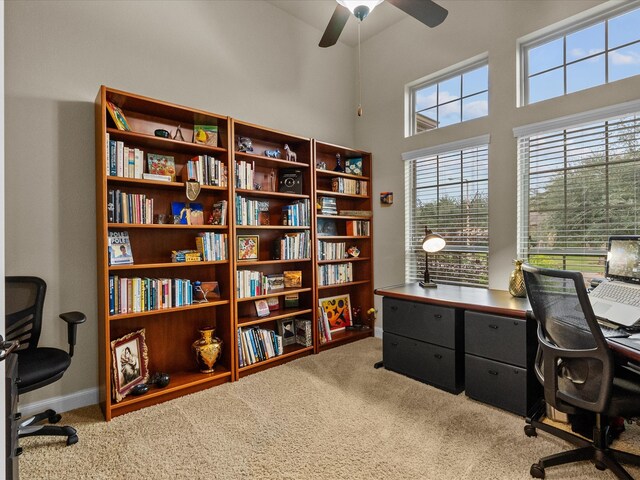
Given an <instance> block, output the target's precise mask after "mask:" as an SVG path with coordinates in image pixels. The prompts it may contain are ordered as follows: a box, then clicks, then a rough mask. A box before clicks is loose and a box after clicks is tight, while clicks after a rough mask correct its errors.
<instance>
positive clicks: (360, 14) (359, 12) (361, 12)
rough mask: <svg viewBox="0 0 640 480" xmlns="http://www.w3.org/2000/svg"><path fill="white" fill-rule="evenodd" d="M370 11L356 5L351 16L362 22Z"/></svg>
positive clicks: (363, 6) (364, 6)
mask: <svg viewBox="0 0 640 480" xmlns="http://www.w3.org/2000/svg"><path fill="white" fill-rule="evenodd" d="M370 11H371V9H370V8H369V7H367V6H366V5H358V6H357V7H356V8H354V9H353V15H354V16H355V17H356V18H357V19H358V20H360V21H362V20H364V19H365V18H367V15H369V12H370Z"/></svg>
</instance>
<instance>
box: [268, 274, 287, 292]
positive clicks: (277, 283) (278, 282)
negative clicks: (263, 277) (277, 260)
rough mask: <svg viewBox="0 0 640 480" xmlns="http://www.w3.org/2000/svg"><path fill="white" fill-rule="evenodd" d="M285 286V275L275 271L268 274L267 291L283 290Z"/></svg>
mask: <svg viewBox="0 0 640 480" xmlns="http://www.w3.org/2000/svg"><path fill="white" fill-rule="evenodd" d="M283 288H284V275H282V274H281V273H274V274H271V275H267V291H269V292H272V291H274V290H282V289H283Z"/></svg>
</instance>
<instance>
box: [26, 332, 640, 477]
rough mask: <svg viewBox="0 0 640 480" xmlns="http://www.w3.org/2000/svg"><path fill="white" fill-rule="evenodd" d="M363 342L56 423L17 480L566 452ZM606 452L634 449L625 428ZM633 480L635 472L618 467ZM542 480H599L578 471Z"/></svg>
mask: <svg viewBox="0 0 640 480" xmlns="http://www.w3.org/2000/svg"><path fill="white" fill-rule="evenodd" d="M381 358H382V344H381V342H380V340H379V339H376V338H369V339H366V340H362V341H359V342H356V343H353V344H349V345H345V346H342V347H339V348H334V349H331V350H328V351H326V352H323V353H320V354H319V355H312V356H308V357H305V358H302V359H299V360H296V361H293V362H290V363H288V364H286V365H282V366H280V367H277V368H272V369H270V370H266V371H264V372H261V373H257V374H255V375H251V376H248V377H246V378H243V379H242V380H240V381H238V382H234V383H228V384H225V385H221V386H219V387H216V388H212V389H209V390H206V391H202V392H198V393H195V394H193V395H189V396H186V397H182V398H179V399H177V400H173V401H170V402H166V403H163V404H160V405H156V406H153V407H150V408H147V409H144V410H141V411H137V412H133V413H130V414H127V415H124V416H121V417H117V418H115V419H114V420H112V421H111V422H108V423H107V422H105V421H104V420H103V417H102V414H101V412H100V410H99V408H98V407H97V406H91V407H86V408H82V409H78V410H75V411H72V412H68V413H66V414H64V415H63V423H64V424H69V425H73V426H74V427H76V428H77V429H78V435H79V437H80V441H79V443H77V444H76V445H73V446H71V447H66V446H65V443H64V441H61V440H60V439H55V438H47V437H40V438H37V437H33V438H25V439H22V440H21V444H22V446H23V447H24V453H23V455H22V456H21V457H20V476H21V478H22V479H23V480H24V479H29V480H31V479H57V478H61V479H62V478H75V479H104V480H107V479H132V478H141V479H146V478H150V479H176V478H177V479H181V478H185V479H186V478H190V479H268V480H270V479H274V480H275V479H349V480H357V479H367V480H370V479H390V480H394V479H434V480H435V479H505V480H514V479H528V478H530V477H529V467H530V466H531V464H532V463H533V462H534V461H537V459H538V458H539V457H541V456H544V455H549V454H553V453H556V452H559V451H561V450H563V449H568V445H567V444H566V443H564V442H562V441H561V440H558V439H556V438H555V437H552V436H550V435H548V434H546V433H544V432H541V433H540V434H539V435H538V437H536V438H528V437H526V436H525V435H524V433H523V426H524V419H523V418H522V417H519V416H516V415H513V414H510V413H508V412H505V411H502V410H499V409H496V408H492V407H489V406H487V405H484V404H481V403H479V402H475V401H473V400H470V399H469V398H467V397H466V396H465V395H464V393H463V394H460V395H451V394H449V393H446V392H443V391H440V390H438V389H436V388H433V387H430V386H428V385H425V384H422V383H420V382H417V381H414V380H411V379H409V378H406V377H404V376H402V375H398V374H396V373H393V372H390V371H387V370H384V369H380V370H375V369H374V368H373V364H374V363H375V362H376V361H378V360H380V359H381ZM615 447H617V448H629V447H633V449H634V450H636V451H637V450H638V447H640V427H637V426H635V425H634V426H631V427H629V426H627V431H625V432H624V433H623V434H622V437H621V439H620V440H619V441H617V442H616V445H615ZM629 471H630V473H631V474H632V475H634V476H637V477H639V478H640V468H632V467H629ZM547 478H548V479H549V480H553V479H576V478H579V479H611V478H614V476H613V474H612V473H611V472H610V471H605V472H601V471H599V470H596V469H595V467H594V466H593V464H591V463H590V462H581V463H579V464H572V465H569V466H562V467H554V468H550V469H549V470H547Z"/></svg>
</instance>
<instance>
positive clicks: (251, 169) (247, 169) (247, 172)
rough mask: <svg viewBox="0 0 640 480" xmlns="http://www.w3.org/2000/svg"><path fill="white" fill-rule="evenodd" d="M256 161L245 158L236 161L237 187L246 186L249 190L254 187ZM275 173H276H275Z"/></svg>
mask: <svg viewBox="0 0 640 480" xmlns="http://www.w3.org/2000/svg"><path fill="white" fill-rule="evenodd" d="M255 169H256V162H247V161H245V160H240V161H236V164H235V173H236V177H235V178H236V188H244V189H247V190H253V189H254V184H255V183H254V179H255ZM274 175H275V173H274Z"/></svg>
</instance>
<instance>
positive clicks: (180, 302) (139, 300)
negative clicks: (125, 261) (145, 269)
mask: <svg viewBox="0 0 640 480" xmlns="http://www.w3.org/2000/svg"><path fill="white" fill-rule="evenodd" d="M192 303H193V289H192V287H191V280H188V279H182V278H147V277H144V278H141V277H133V278H124V277H119V276H118V275H110V276H109V313H110V314H111V315H118V314H125V313H139V312H147V311H150V310H163V309H167V308H174V307H182V306H185V305H191V304H192Z"/></svg>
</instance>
